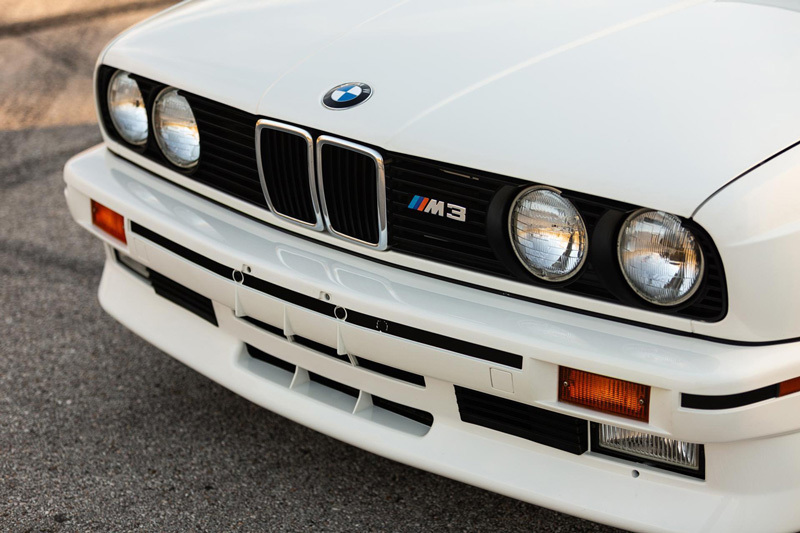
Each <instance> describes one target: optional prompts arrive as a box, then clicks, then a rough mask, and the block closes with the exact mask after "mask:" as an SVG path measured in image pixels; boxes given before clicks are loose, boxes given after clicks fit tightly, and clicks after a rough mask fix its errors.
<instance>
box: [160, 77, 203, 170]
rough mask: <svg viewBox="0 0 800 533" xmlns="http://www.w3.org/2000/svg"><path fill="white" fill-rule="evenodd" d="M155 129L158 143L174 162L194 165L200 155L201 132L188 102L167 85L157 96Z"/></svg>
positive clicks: (178, 164)
mask: <svg viewBox="0 0 800 533" xmlns="http://www.w3.org/2000/svg"><path fill="white" fill-rule="evenodd" d="M153 131H154V132H155V134H156V140H157V141H158V146H159V147H160V148H161V151H162V152H163V153H164V156H166V158H167V159H169V160H170V161H171V162H172V163H173V164H174V165H177V166H179V167H181V168H191V167H193V166H194V165H196V164H197V160H198V159H199V158H200V132H199V131H198V129H197V121H196V120H195V119H194V113H192V108H191V106H190V105H189V102H188V101H187V100H186V98H184V97H183V96H181V95H180V94H178V89H175V88H173V87H167V88H166V89H164V90H163V91H161V92H160V93H159V95H158V96H157V97H156V102H155V105H154V107H153Z"/></svg>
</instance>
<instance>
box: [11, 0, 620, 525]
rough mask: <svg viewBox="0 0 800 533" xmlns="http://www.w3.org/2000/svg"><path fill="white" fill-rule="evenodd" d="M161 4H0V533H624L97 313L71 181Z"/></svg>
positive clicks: (92, 246)
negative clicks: (98, 112)
mask: <svg viewBox="0 0 800 533" xmlns="http://www.w3.org/2000/svg"><path fill="white" fill-rule="evenodd" d="M167 4H168V2H163V1H161V2H158V1H156V2H153V1H144V2H142V1H140V2H131V1H124V0H120V1H115V2H104V3H102V5H101V4H98V3H97V2H90V1H87V0H70V1H63V2H53V1H35V0H0V13H2V15H0V72H2V76H0V530H2V531H31V532H33V531H43V532H61V531H131V530H144V531H193V530H199V531H309V530H320V531H482V532H483V531H486V532H497V533H499V532H522V531H526V532H530V531H542V532H554V531H570V532H572V531H584V532H585V531H604V532H606V531H614V530H612V529H610V528H606V527H604V526H600V525H598V524H594V523H592V522H587V521H584V520H580V519H577V518H574V517H570V516H566V515H563V514H559V513H556V512H553V511H550V510H547V509H543V508H540V507H536V506H533V505H529V504H525V503H522V502H519V501H516V500H513V499H510V498H506V497H503V496H499V495H497V494H493V493H491V492H487V491H484V490H481V489H477V488H474V487H470V486H468V485H464V484H461V483H458V482H455V481H451V480H448V479H445V478H442V477H439V476H436V475H433V474H429V473H426V472H422V471H420V470H417V469H414V468H410V467H407V466H404V465H401V464H398V463H395V462H392V461H389V460H386V459H383V458H381V457H378V456H375V455H372V454H370V453H367V452H364V451H362V450H359V449H357V448H354V447H352V446H349V445H346V444H343V443H341V442H339V441H336V440H334V439H331V438H329V437H326V436H324V435H321V434H319V433H316V432H314V431H312V430H310V429H307V428H305V427H302V426H300V425H298V424H295V423H293V422H290V421H288V420H286V419H284V418H282V417H280V416H278V415H275V414H273V413H271V412H269V411H266V410H264V409H262V408H259V407H257V406H255V405H253V404H251V403H250V402H248V401H246V400H244V399H242V398H240V397H238V396H236V395H234V394H233V393H231V392H229V391H228V390H226V389H224V388H222V387H221V386H219V385H217V384H215V383H213V382H212V381H210V380H209V379H207V378H205V377H203V376H201V375H199V374H197V373H196V372H194V371H192V370H190V369H189V368H187V367H185V366H183V365H182V364H181V363H179V362H177V361H175V360H173V359H172V358H170V357H169V356H167V355H165V354H164V353H162V352H160V351H159V350H157V349H155V348H154V347H152V346H150V345H148V344H147V343H145V342H144V341H142V340H141V339H139V338H138V337H136V336H135V335H134V334H132V333H130V332H129V331H128V330H126V329H125V328H124V327H122V326H121V325H119V324H118V323H116V322H115V321H114V320H113V319H111V318H110V317H108V316H107V315H106V314H105V313H104V312H103V311H102V310H101V309H100V306H99V304H98V303H97V298H96V291H97V285H98V282H99V280H100V273H101V269H102V264H103V249H102V246H101V245H100V243H99V242H98V241H97V240H96V239H94V238H92V237H90V236H89V235H88V234H87V233H85V232H84V231H83V230H81V229H80V228H79V227H78V226H77V225H75V224H74V223H73V222H72V220H71V218H70V217H69V214H68V212H67V208H66V205H65V202H64V197H63V183H62V175H61V169H62V167H63V165H64V163H65V161H66V160H67V159H68V157H70V156H71V155H73V154H75V153H77V152H79V151H80V150H83V149H85V148H88V147H90V146H92V145H94V144H96V143H98V142H100V140H101V139H100V134H99V130H98V128H97V125H96V124H95V116H94V108H93V104H92V95H91V76H92V69H93V66H94V62H95V59H96V57H97V54H98V53H99V52H100V50H101V49H102V46H103V45H104V44H105V42H107V41H108V40H109V39H111V38H112V37H113V35H115V34H116V33H117V32H119V31H121V30H122V29H124V28H125V27H127V26H128V25H130V24H132V23H134V22H136V21H137V20H140V19H143V18H144V17H146V16H148V15H150V14H152V13H154V12H155V11H156V10H157V8H158V7H159V6H161V7H163V6H165V5H167ZM576 482H580V481H579V480H576Z"/></svg>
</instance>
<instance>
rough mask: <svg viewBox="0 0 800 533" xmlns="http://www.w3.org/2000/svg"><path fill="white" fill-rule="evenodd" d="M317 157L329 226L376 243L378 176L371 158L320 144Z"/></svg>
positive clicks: (378, 234) (346, 234) (378, 220)
mask: <svg viewBox="0 0 800 533" xmlns="http://www.w3.org/2000/svg"><path fill="white" fill-rule="evenodd" d="M320 161H321V164H320V167H321V169H322V176H321V182H322V189H323V190H324V195H325V202H324V205H325V206H326V213H327V215H328V219H329V221H330V226H331V228H332V229H333V230H334V231H336V232H337V233H339V234H341V235H344V236H346V237H349V238H351V239H356V240H359V241H362V242H365V243H369V244H372V245H378V244H379V240H380V229H379V224H380V219H379V209H378V181H379V179H378V178H379V176H378V166H377V164H376V162H375V160H374V159H372V158H371V157H369V156H368V155H366V154H363V153H361V152H356V151H355V150H351V149H349V148H344V147H341V146H337V145H333V144H322V146H321V150H320Z"/></svg>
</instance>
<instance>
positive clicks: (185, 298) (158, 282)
mask: <svg viewBox="0 0 800 533" xmlns="http://www.w3.org/2000/svg"><path fill="white" fill-rule="evenodd" d="M147 273H148V278H149V279H150V283H151V284H152V285H153V290H155V291H156V294H158V295H159V296H161V297H162V298H166V299H167V300H169V301H170V302H172V303H174V304H177V305H179V306H181V307H183V308H184V309H186V310H187V311H191V312H192V313H194V314H196V315H197V316H199V317H200V318H202V319H204V320H208V321H209V322H211V323H212V324H214V325H215V326H216V325H217V315H216V314H214V304H212V303H211V300H209V299H208V298H206V297H205V296H203V295H202V294H198V293H196V292H194V291H193V290H191V289H189V288H187V287H184V286H183V285H181V284H180V283H177V282H175V281H172V280H171V279H169V278H167V277H165V276H162V275H161V274H159V273H158V272H156V271H154V270H150V269H148V270H147Z"/></svg>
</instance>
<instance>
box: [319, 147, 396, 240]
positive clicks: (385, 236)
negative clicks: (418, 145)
mask: <svg viewBox="0 0 800 533" xmlns="http://www.w3.org/2000/svg"><path fill="white" fill-rule="evenodd" d="M326 144H330V145H333V146H338V147H340V148H345V149H347V150H352V151H354V152H358V153H361V154H364V155H366V156H367V157H369V158H371V159H372V160H373V161H374V162H375V171H376V172H375V174H376V179H377V181H378V183H377V188H378V194H377V197H378V220H377V221H376V222H377V223H378V242H377V243H374V242H366V241H362V240H361V239H356V238H355V237H351V236H349V235H345V234H344V233H340V232H338V231H336V229H335V228H334V227H333V226H332V225H331V219H330V216H329V215H328V206H327V204H326V202H325V184H324V179H323V176H322V147H323V146H325V145H326ZM317 181H318V185H317V188H318V189H319V198H320V202H321V204H322V216H323V218H324V219H325V226H326V227H327V228H328V231H330V232H331V234H332V235H334V236H336V237H338V238H340V239H342V240H345V241H349V242H354V243H357V244H360V245H362V246H368V247H370V248H374V249H376V250H386V248H387V247H388V245H389V231H388V225H387V217H386V171H385V170H384V165H383V156H382V155H381V154H380V152H378V151H376V150H373V149H372V148H367V147H366V146H362V145H360V144H356V143H353V142H350V141H345V140H344V139H338V138H336V137H332V136H330V135H320V136H319V137H317Z"/></svg>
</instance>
